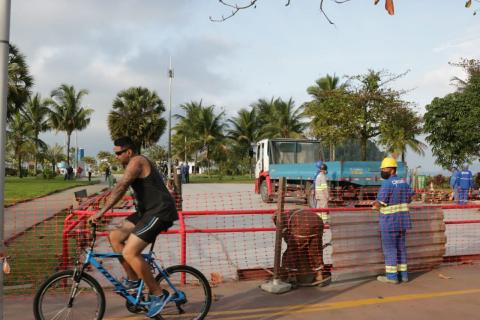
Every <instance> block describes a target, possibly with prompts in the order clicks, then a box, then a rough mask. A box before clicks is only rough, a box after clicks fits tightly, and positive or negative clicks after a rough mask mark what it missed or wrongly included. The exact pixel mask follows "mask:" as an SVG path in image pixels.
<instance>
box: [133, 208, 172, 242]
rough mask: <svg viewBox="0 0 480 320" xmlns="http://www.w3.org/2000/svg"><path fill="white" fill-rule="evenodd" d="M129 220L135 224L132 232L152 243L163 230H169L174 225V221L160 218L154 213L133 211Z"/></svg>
mask: <svg viewBox="0 0 480 320" xmlns="http://www.w3.org/2000/svg"><path fill="white" fill-rule="evenodd" d="M127 220H128V221H130V222H131V223H133V224H134V225H135V228H134V229H133V231H132V233H133V234H134V235H136V236H137V237H139V238H140V239H142V240H143V241H145V242H147V243H152V242H154V241H155V238H156V237H157V236H158V234H159V233H160V232H162V231H167V230H168V229H169V228H170V227H171V226H173V221H163V220H160V218H159V217H158V216H155V215H153V214H144V215H142V214H140V213H138V212H135V213H132V214H131V215H129V216H128V217H127Z"/></svg>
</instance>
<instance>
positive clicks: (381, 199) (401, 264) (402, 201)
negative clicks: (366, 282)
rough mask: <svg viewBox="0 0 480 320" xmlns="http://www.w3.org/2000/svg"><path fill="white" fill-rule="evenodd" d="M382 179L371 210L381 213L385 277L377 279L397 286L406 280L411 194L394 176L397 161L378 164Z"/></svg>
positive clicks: (390, 159)
mask: <svg viewBox="0 0 480 320" xmlns="http://www.w3.org/2000/svg"><path fill="white" fill-rule="evenodd" d="M380 169H381V172H380V173H381V177H382V179H384V181H383V182H382V185H381V187H380V190H379V191H378V195H377V199H376V201H375V202H374V203H373V208H374V209H376V210H379V211H380V217H379V221H380V232H381V237H382V248H383V254H384V257H385V275H384V276H378V277H377V280H378V281H380V282H383V283H393V284H396V283H398V282H399V281H401V282H407V281H408V269H407V250H406V236H407V230H408V229H411V227H412V223H411V221H410V213H409V208H408V204H409V203H410V202H411V199H412V196H413V192H412V189H411V188H410V186H409V185H408V184H407V183H406V182H405V181H404V180H402V179H400V178H399V177H398V176H397V174H396V173H397V161H396V160H395V159H394V158H390V157H387V158H385V159H383V161H382V163H381V165H380Z"/></svg>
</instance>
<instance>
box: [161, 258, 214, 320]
mask: <svg viewBox="0 0 480 320" xmlns="http://www.w3.org/2000/svg"><path fill="white" fill-rule="evenodd" d="M166 273H167V274H168V278H169V280H170V281H171V282H172V284H173V285H174V286H175V288H176V289H177V290H178V291H181V292H182V293H183V294H184V298H183V297H181V296H178V295H176V294H174V292H173V289H172V288H171V287H169V285H168V283H167V281H166V280H165V277H164V276H163V274H160V275H158V276H157V278H156V280H157V282H158V283H159V284H160V286H161V287H162V289H167V290H168V291H169V292H170V294H174V296H173V298H172V301H171V302H170V303H169V304H167V306H165V308H164V309H163V311H162V313H161V316H162V317H163V319H182V320H186V319H188V320H202V319H204V318H205V316H206V315H207V313H208V311H209V310H210V305H211V304H212V290H211V288H210V284H209V283H208V281H207V279H206V278H205V276H204V275H203V274H202V273H201V272H200V271H198V270H197V269H195V268H192V267H189V266H173V267H169V268H167V269H166ZM180 310H182V311H184V312H181V311H180Z"/></svg>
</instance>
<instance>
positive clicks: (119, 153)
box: [115, 149, 128, 156]
mask: <svg viewBox="0 0 480 320" xmlns="http://www.w3.org/2000/svg"><path fill="white" fill-rule="evenodd" d="M127 150H128V149H123V150H120V151H115V154H116V155H117V156H120V155H122V153H125V152H126V151H127Z"/></svg>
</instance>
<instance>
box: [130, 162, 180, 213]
mask: <svg viewBox="0 0 480 320" xmlns="http://www.w3.org/2000/svg"><path fill="white" fill-rule="evenodd" d="M142 157H143V156H142ZM144 158H145V159H146V160H147V161H148V164H149V165H150V174H149V175H148V176H147V177H145V178H137V179H135V180H134V181H133V183H132V185H131V186H132V189H133V192H134V193H135V199H136V200H137V210H138V211H139V212H140V213H141V214H152V215H155V216H157V217H158V218H159V219H160V220H162V221H175V220H178V214H177V209H176V208H175V201H174V200H173V198H172V196H171V195H170V192H168V189H167V187H166V186H165V184H164V183H163V179H162V177H161V176H160V173H159V172H158V170H157V169H156V168H155V166H154V165H153V164H152V163H151V162H150V160H148V159H147V158H146V157H144Z"/></svg>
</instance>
